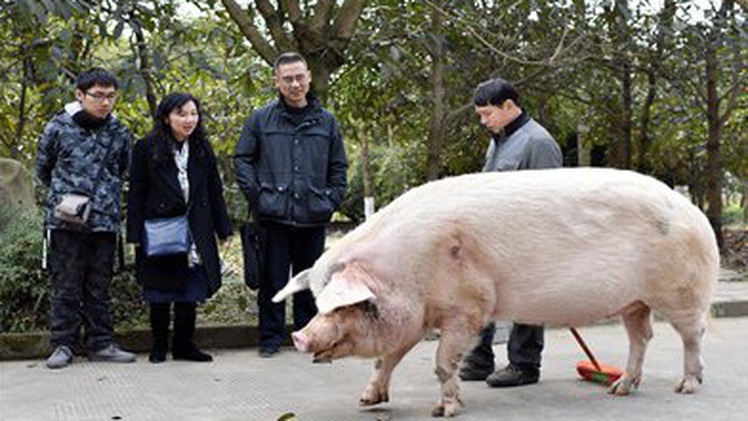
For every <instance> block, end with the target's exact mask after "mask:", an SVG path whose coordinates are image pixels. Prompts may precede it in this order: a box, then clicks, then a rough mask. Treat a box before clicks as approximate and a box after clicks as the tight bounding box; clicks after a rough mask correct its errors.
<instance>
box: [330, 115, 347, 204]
mask: <svg viewBox="0 0 748 421" xmlns="http://www.w3.org/2000/svg"><path fill="white" fill-rule="evenodd" d="M333 121H334V124H333V130H332V139H331V142H330V154H329V157H330V161H329V163H328V165H327V190H328V191H329V193H327V194H328V197H329V198H330V200H332V202H333V204H334V205H335V209H337V208H339V207H340V204H341V203H342V202H343V199H344V198H345V190H346V187H347V183H348V181H347V180H348V158H347V157H346V155H345V146H344V145H343V135H342V134H341V133H340V125H339V124H338V122H337V121H335V120H333Z"/></svg>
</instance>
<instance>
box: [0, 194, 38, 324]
mask: <svg viewBox="0 0 748 421" xmlns="http://www.w3.org/2000/svg"><path fill="white" fill-rule="evenodd" d="M0 221H2V223H0V331H2V332H25V331H29V330H37V329H39V328H41V327H43V326H46V325H47V324H48V320H49V318H48V313H49V311H48V309H49V285H48V281H47V276H46V274H45V272H44V270H43V269H42V268H41V258H42V237H43V230H42V222H41V221H42V218H41V214H40V212H39V211H37V210H36V209H35V210H32V211H28V210H23V209H21V208H20V207H19V206H17V205H13V204H6V205H1V206H0Z"/></svg>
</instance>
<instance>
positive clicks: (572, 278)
mask: <svg viewBox="0 0 748 421" xmlns="http://www.w3.org/2000/svg"><path fill="white" fill-rule="evenodd" d="M371 222H372V224H371V227H369V229H368V230H366V231H369V230H371V232H377V231H379V232H380V233H381V234H383V235H384V237H386V238H387V243H388V244H390V245H391V246H392V252H393V260H392V262H393V264H394V265H395V266H397V262H398V261H399V260H403V262H404V264H405V262H406V261H407V259H405V258H403V257H402V256H407V255H408V254H409V253H411V254H412V253H419V252H418V250H419V248H421V249H420V253H421V254H428V253H433V251H432V250H429V249H427V248H423V247H428V245H429V244H433V243H435V242H436V243H438V240H435V237H440V236H443V237H449V236H455V235H458V236H464V237H465V238H469V239H470V241H466V242H465V247H472V248H474V250H467V251H468V252H469V253H467V254H466V255H468V256H473V257H474V258H475V261H474V262H472V263H474V264H476V265H480V266H481V270H482V271H483V272H484V273H485V274H486V277H487V278H490V279H492V280H493V282H494V287H495V291H494V292H495V294H496V297H497V301H496V305H495V308H496V310H495V317H497V318H510V319H514V320H518V321H525V322H534V323H546V324H551V325H556V324H573V325H579V324H584V323H586V322H588V321H591V320H594V319H598V318H600V317H605V316H609V315H613V314H615V313H617V312H618V311H620V310H621V309H622V308H624V307H625V306H627V305H629V304H631V303H632V302H634V301H643V302H645V303H647V304H649V305H651V306H652V307H654V308H663V307H667V306H686V307H688V306H692V307H698V308H702V307H704V306H708V304H709V301H710V299H711V294H712V290H713V287H714V281H716V273H717V269H718V264H719V263H718V259H719V258H718V253H717V247H716V243H715V241H714V236H713V234H712V231H711V228H710V227H709V224H708V221H707V220H706V218H705V217H704V215H703V214H702V213H701V212H700V211H699V210H698V209H696V207H695V206H693V205H692V204H691V203H690V202H689V201H688V200H687V199H686V198H684V197H682V196H681V195H680V194H678V193H676V192H674V191H673V190H671V189H669V188H668V187H667V186H665V185H664V184H662V183H660V182H658V181H656V180H654V179H652V178H650V177H646V176H643V175H640V174H637V173H634V172H629V171H620V170H610V169H591V168H584V169H557V170H538V171H518V172H510V173H480V174H471V175H465V176H460V177H453V178H448V179H444V180H440V181H437V182H432V183H429V184H426V185H423V186H421V187H418V188H416V189H413V190H411V191H409V192H408V193H406V194H404V195H403V196H401V197H400V198H398V199H397V200H395V201H394V202H392V203H391V204H390V205H389V206H388V207H386V208H384V209H382V211H380V212H379V213H378V214H377V216H376V218H375V219H374V220H372V221H371ZM452 231H455V232H452ZM476 256H481V257H476ZM434 279H439V276H434ZM439 282H446V281H443V280H441V281H439ZM439 287H440V286H436V288H439ZM678 297H686V298H678ZM688 300H690V301H688Z"/></svg>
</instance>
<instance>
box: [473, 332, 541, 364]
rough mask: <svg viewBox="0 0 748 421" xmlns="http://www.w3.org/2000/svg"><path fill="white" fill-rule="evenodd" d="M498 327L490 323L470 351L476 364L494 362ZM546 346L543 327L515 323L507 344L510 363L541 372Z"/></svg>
mask: <svg viewBox="0 0 748 421" xmlns="http://www.w3.org/2000/svg"><path fill="white" fill-rule="evenodd" d="M495 332H496V325H495V324H494V323H489V324H488V325H486V327H484V328H483V329H482V330H481V332H480V342H479V343H478V345H477V346H476V347H475V348H473V350H472V351H470V354H469V358H471V359H474V360H475V361H476V362H479V363H480V362H482V361H485V362H489V361H493V358H494V356H493V350H492V348H491V345H492V343H493V336H494V333H495ZM543 345H544V329H543V326H535V325H523V324H518V323H514V324H513V325H512V331H511V333H510V334H509V342H508V343H507V357H508V359H509V363H510V364H512V365H514V366H518V367H525V368H530V369H535V370H540V359H541V354H542V352H543Z"/></svg>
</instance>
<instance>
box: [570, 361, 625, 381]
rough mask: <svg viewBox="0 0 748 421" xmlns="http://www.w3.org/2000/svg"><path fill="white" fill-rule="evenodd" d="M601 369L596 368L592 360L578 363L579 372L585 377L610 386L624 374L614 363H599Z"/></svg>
mask: <svg viewBox="0 0 748 421" xmlns="http://www.w3.org/2000/svg"><path fill="white" fill-rule="evenodd" d="M598 365H599V366H600V370H598V369H597V368H595V365H594V364H592V361H580V362H579V363H577V373H579V375H580V376H581V377H582V378H583V379H584V380H588V381H591V382H595V383H600V384H604V385H606V386H609V385H611V384H613V382H615V381H616V380H618V378H619V377H621V376H622V375H623V371H621V370H619V369H617V368H616V367H613V366H612V365H608V364H603V363H598Z"/></svg>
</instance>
